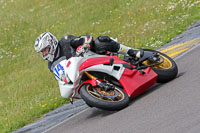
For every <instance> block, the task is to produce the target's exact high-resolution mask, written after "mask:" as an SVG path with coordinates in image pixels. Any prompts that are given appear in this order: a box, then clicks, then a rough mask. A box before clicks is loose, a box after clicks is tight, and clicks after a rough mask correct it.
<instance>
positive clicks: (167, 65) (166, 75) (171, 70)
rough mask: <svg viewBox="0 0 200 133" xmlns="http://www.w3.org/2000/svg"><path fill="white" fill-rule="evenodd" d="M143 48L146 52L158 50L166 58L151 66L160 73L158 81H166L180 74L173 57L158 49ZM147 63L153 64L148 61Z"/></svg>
mask: <svg viewBox="0 0 200 133" xmlns="http://www.w3.org/2000/svg"><path fill="white" fill-rule="evenodd" d="M143 50H144V52H158V53H160V56H162V58H163V59H164V62H163V63H161V64H159V65H155V66H152V67H151V68H152V69H153V70H154V72H155V73H157V74H158V79H157V82H158V83H165V82H168V81H170V80H172V79H174V78H176V76H177V74H178V67H177V65H176V63H175V61H174V60H173V59H172V58H170V57H169V56H167V55H166V54H164V53H161V52H159V51H156V50H152V49H143ZM145 65H151V64H150V62H148V61H146V62H145Z"/></svg>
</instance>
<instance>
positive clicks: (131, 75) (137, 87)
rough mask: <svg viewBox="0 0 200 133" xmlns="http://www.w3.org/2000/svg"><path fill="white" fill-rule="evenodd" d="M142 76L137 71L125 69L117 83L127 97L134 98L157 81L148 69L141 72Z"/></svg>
mask: <svg viewBox="0 0 200 133" xmlns="http://www.w3.org/2000/svg"><path fill="white" fill-rule="evenodd" d="M143 72H144V73H145V74H142V73H141V72H139V71H138V70H136V69H134V70H130V69H127V68H125V70H124V72H123V74H122V76H121V78H120V80H119V82H120V83H121V85H122V86H123V88H124V91H125V92H126V93H127V94H128V95H129V97H131V98H134V97H136V96H138V95H139V94H141V93H142V92H144V91H145V90H146V89H148V88H149V87H151V86H152V85H153V84H155V83H156V81H157V76H158V75H157V74H156V73H155V72H154V71H153V70H152V69H151V68H150V67H148V68H146V69H145V70H143Z"/></svg>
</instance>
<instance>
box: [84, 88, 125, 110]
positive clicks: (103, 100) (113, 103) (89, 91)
mask: <svg viewBox="0 0 200 133" xmlns="http://www.w3.org/2000/svg"><path fill="white" fill-rule="evenodd" d="M80 95H81V97H82V99H83V100H84V101H85V102H86V103H87V104H88V105H89V106H94V107H97V108H100V109H105V110H112V111H114V110H120V109H123V108H125V107H126V106H128V104H129V97H128V95H127V94H126V93H125V92H124V91H123V90H121V89H120V88H117V87H115V89H112V90H107V91H105V90H104V89H103V88H100V87H93V86H91V85H90V84H85V85H83V86H82V87H81V88H80Z"/></svg>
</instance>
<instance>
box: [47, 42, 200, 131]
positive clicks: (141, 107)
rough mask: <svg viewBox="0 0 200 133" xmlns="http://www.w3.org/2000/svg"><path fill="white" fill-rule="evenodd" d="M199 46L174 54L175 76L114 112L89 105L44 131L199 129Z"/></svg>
mask: <svg viewBox="0 0 200 133" xmlns="http://www.w3.org/2000/svg"><path fill="white" fill-rule="evenodd" d="M199 57H200V45H199V44H198V45H196V46H195V47H193V48H192V49H190V50H189V51H187V52H186V53H184V54H183V55H181V56H179V57H177V59H176V63H177V65H178V68H179V74H178V76H177V78H176V79H174V80H172V81H170V82H168V83H165V84H156V85H155V86H153V87H151V88H150V89H148V90H147V91H146V92H145V93H143V94H142V95H140V96H139V97H137V98H135V99H133V100H132V101H131V103H130V105H129V106H128V107H127V108H125V109H123V110H121V111H117V112H111V111H105V110H100V109H97V108H88V109H86V110H85V111H83V112H81V113H79V114H76V115H75V116H73V117H71V118H69V119H66V120H65V121H64V122H62V123H61V124H59V125H57V126H56V127H54V128H50V129H49V130H46V131H45V132H47V133H66V132H67V133H77V132H80V133H91V132H95V133H198V132H200V102H199V101H200V87H199V81H200V71H199V69H200V66H199V65H200V58H199Z"/></svg>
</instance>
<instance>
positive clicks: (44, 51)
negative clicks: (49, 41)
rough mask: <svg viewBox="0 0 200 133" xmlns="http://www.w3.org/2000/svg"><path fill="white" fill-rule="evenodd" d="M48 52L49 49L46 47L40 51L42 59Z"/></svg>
mask: <svg viewBox="0 0 200 133" xmlns="http://www.w3.org/2000/svg"><path fill="white" fill-rule="evenodd" d="M49 51H50V47H48V46H47V47H46V48H44V49H43V50H42V51H41V53H42V57H45V56H47V55H48V54H49Z"/></svg>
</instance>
